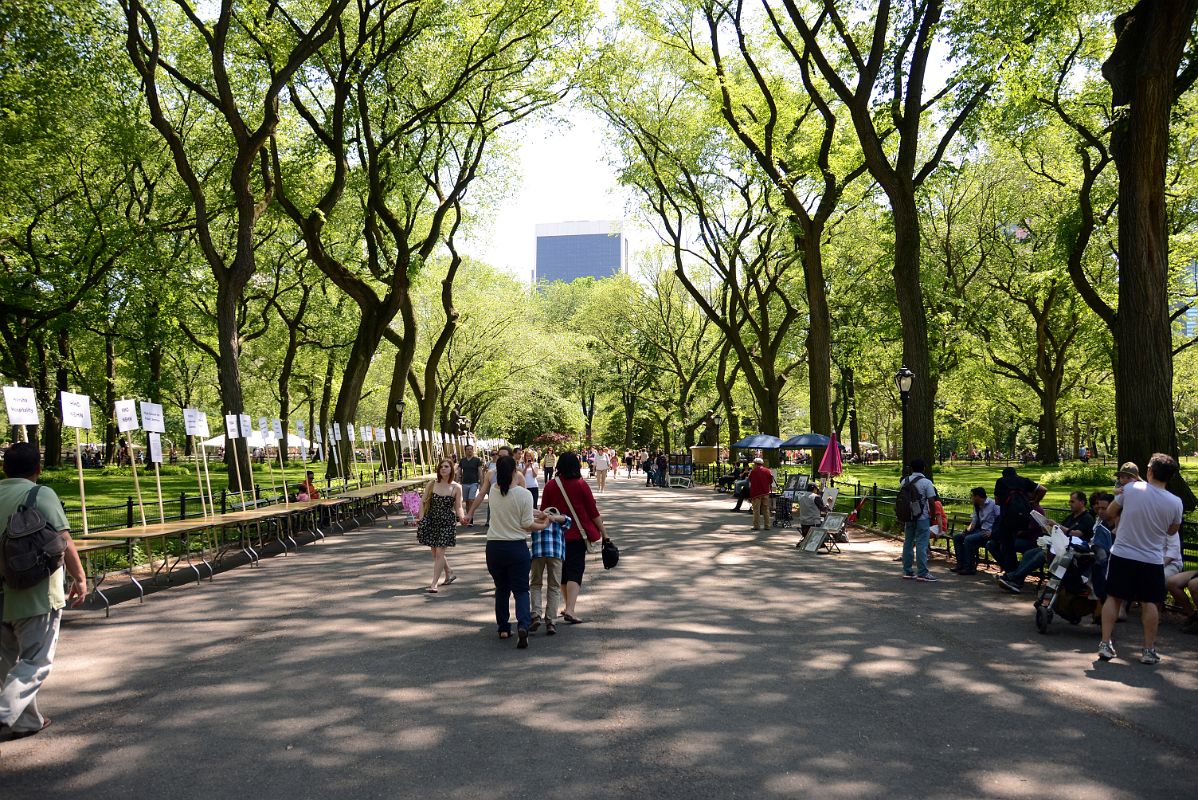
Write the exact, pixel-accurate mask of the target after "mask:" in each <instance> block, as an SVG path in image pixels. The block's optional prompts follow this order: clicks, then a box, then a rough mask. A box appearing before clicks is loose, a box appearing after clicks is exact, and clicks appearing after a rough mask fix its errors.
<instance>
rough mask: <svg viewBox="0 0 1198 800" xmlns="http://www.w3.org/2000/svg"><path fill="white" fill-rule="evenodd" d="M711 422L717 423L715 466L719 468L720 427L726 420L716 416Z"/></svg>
mask: <svg viewBox="0 0 1198 800" xmlns="http://www.w3.org/2000/svg"><path fill="white" fill-rule="evenodd" d="M711 421H712V422H714V423H715V465H716V467H719V466H720V425H721V423H723V421H724V418H723V417H721V416H720V415H719V414H716V415H714V416H713V417H712V418H711Z"/></svg>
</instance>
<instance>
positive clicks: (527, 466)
mask: <svg viewBox="0 0 1198 800" xmlns="http://www.w3.org/2000/svg"><path fill="white" fill-rule="evenodd" d="M538 472H539V470H538V469H537V454H536V452H535V451H533V450H525V451H524V463H523V464H522V465H521V466H520V473H521V474H522V475H523V476H524V488H525V489H528V491H529V492H530V493H531V494H532V507H533V508H536V507H537V500H539V499H540V498H539V497H538V494H539V493H540V491H541V488H540V487H541V484H539V483H538V482H537V473H538Z"/></svg>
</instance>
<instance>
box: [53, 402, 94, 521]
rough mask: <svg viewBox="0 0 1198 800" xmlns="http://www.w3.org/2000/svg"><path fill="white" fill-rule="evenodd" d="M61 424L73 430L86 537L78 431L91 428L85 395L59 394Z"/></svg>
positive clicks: (89, 412) (84, 489)
mask: <svg viewBox="0 0 1198 800" xmlns="http://www.w3.org/2000/svg"><path fill="white" fill-rule="evenodd" d="M59 403H60V404H61V407H62V424H63V425H66V426H67V427H70V428H74V429H75V470H76V471H77V472H78V473H79V507H80V509H81V510H82V512H83V535H84V536H87V534H88V528H87V489H86V487H84V485H83V452H82V449H83V442H82V441H81V440H80V437H79V431H80V430H81V429H82V430H89V431H90V430H91V428H92V405H91V399H90V398H89V397H88V396H87V395H85V394H75V393H74V392H59Z"/></svg>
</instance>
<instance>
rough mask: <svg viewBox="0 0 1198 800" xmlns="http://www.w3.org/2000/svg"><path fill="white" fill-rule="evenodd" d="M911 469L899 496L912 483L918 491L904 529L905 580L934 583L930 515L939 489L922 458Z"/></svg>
mask: <svg viewBox="0 0 1198 800" xmlns="http://www.w3.org/2000/svg"><path fill="white" fill-rule="evenodd" d="M908 467H909V468H910V470H911V474H909V475H908V476H907V477H906V478H904V479H903V481H902V483H900V484H899V495H900V496H902V494H903V488H904V487H905V486H907V485H908V484H910V485H911V486H912V487H913V488H914V490H915V491H914V494H915V498H914V499H913V500H912V501H911V518H910V522H907V523H905V525H904V530H903V578H904V579H906V580H911V579H915V580H917V581H919V582H920V583H935V582H936V580H937V579H936V576H935V575H933V574H932V573H930V572H928V539H929V538H930V536H931V531H932V517H931V512H932V501H933V500H935V499H936V497H937V494H936V487H935V486H933V485H932V481H931V480H929V479H928V478H927V476H925V475H924V474H923V471H924V470H925V469H927V465H925V464H924V462H923V459H922V458H916V459H912V461H911V463H910V464H909V465H908ZM912 562H914V563H912Z"/></svg>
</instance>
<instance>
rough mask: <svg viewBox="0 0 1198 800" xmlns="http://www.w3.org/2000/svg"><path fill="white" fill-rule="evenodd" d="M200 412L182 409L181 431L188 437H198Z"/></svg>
mask: <svg viewBox="0 0 1198 800" xmlns="http://www.w3.org/2000/svg"><path fill="white" fill-rule="evenodd" d="M199 415H200V412H198V411H196V410H195V409H194V408H185V409H183V430H184V432H186V433H187V435H188V436H199V435H200V421H199Z"/></svg>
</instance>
